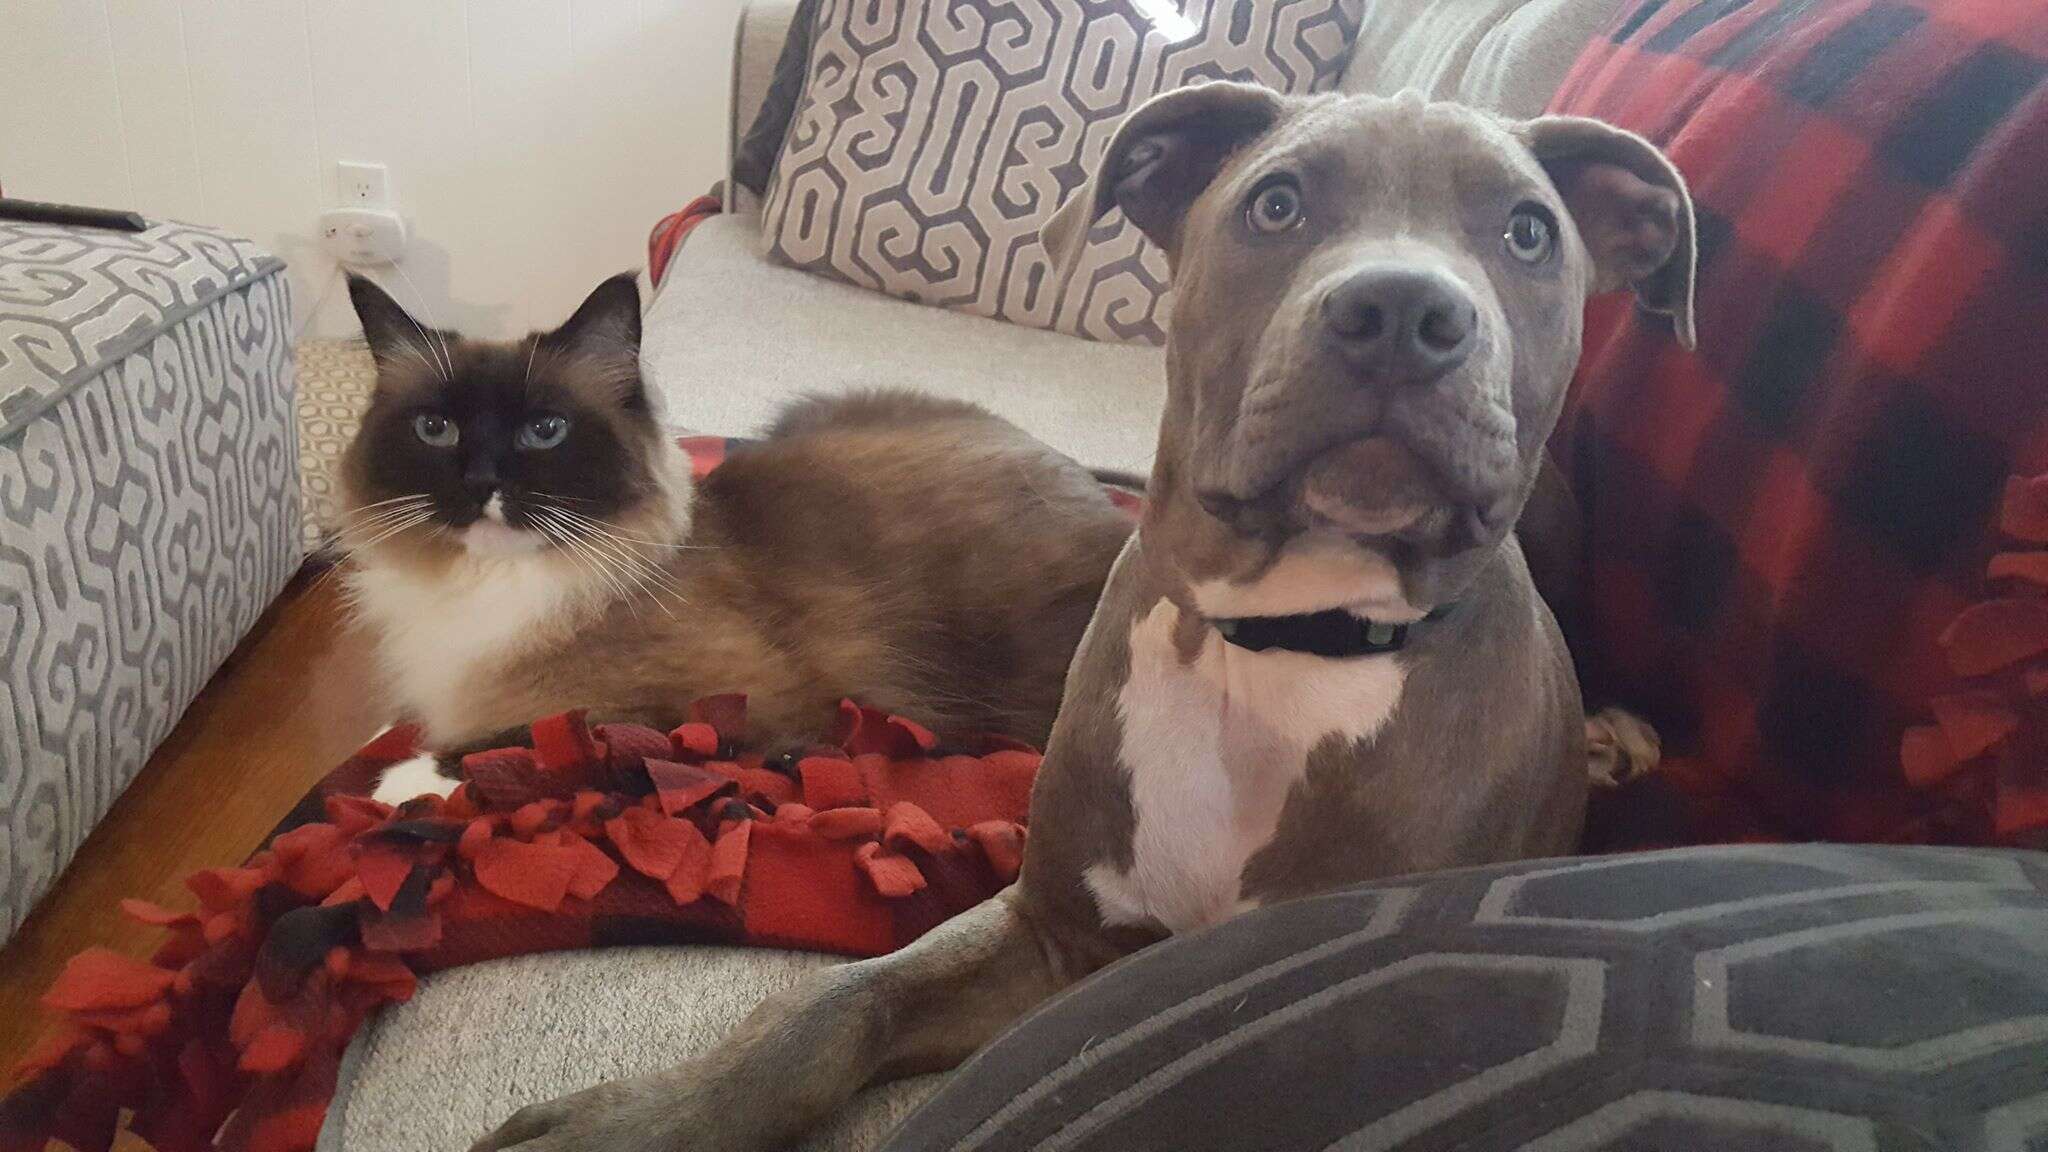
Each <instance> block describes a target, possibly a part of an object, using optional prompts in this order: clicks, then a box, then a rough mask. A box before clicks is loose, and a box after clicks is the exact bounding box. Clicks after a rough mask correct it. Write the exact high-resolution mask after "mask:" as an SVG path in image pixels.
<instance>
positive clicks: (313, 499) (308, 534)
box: [298, 340, 377, 556]
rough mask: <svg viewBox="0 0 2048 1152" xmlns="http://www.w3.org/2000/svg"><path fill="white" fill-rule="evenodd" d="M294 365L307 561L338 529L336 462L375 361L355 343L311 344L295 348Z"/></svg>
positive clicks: (357, 420)
mask: <svg viewBox="0 0 2048 1152" xmlns="http://www.w3.org/2000/svg"><path fill="white" fill-rule="evenodd" d="M298 361H299V364H298V369H299V370H298V383H299V493H300V499H301V502H302V503H303V504H304V506H305V507H304V513H303V527H302V528H301V538H302V540H303V542H304V544H305V547H306V554H307V555H309V556H310V555H313V554H315V553H317V552H319V551H320V550H321V549H322V548H325V547H326V546H327V545H328V544H329V543H330V542H331V541H332V540H333V539H334V537H335V535H336V534H337V533H338V532H340V530H341V524H342V516H341V492H340V490H339V485H340V481H341V457H342V454H343V453H345V452H347V451H348V446H349V443H350V442H351V441H353V440H354V439H355V438H356V431H357V430H358V429H359V428H361V427H362V423H363V413H364V412H365V411H367V410H368V409H369V407H370V393H371V392H373V391H375V390H376V387H377V358H376V357H374V356H372V355H370V347H369V345H367V344H365V343H363V342H362V341H361V340H312V341H308V342H306V343H304V344H301V345H299V351H298Z"/></svg>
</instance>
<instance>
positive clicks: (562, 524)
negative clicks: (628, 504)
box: [542, 509, 689, 618]
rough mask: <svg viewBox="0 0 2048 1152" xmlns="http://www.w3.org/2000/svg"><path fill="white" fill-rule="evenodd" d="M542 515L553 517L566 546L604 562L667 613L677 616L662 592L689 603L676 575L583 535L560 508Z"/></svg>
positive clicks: (560, 537)
mask: <svg viewBox="0 0 2048 1152" xmlns="http://www.w3.org/2000/svg"><path fill="white" fill-rule="evenodd" d="M542 515H543V516H546V517H548V518H549V519H551V520H552V521H553V523H554V525H555V527H556V530H557V532H559V533H560V534H559V535H555V536H553V537H552V538H554V539H557V540H560V541H561V542H562V543H563V544H564V545H565V546H567V547H572V548H575V549H577V550H578V551H580V552H582V553H584V554H585V555H588V556H590V557H591V558H592V559H593V560H596V561H597V562H598V563H600V564H602V565H603V566H604V567H605V568H606V569H607V570H608V571H611V572H614V573H616V574H617V575H619V576H620V577H621V578H623V579H624V580H626V581H629V582H630V583H632V585H633V586H634V587H636V588H638V589H639V590H640V591H641V592H642V593H644V594H645V595H646V596H647V598H648V599H649V600H652V601H653V602H654V603H655V605H656V606H657V607H659V608H660V609H661V610H662V611H664V612H667V613H668V614H669V616H670V617H671V618H673V617H674V616H675V613H674V612H673V611H670V609H669V606H668V604H667V603H666V602H665V598H664V597H663V595H662V594H663V593H664V592H666V593H667V594H668V595H669V596H672V597H674V598H675V599H676V600H677V601H678V602H680V603H683V604H687V603H689V601H688V600H687V599H686V598H685V597H684V596H683V589H682V587H681V585H679V584H677V583H676V581H675V578H674V577H672V576H670V575H669V574H668V573H666V572H663V571H661V570H660V569H659V568H657V567H655V566H653V565H651V564H649V563H647V561H646V559H645V558H644V557H638V556H633V555H630V554H627V553H624V552H621V551H620V550H618V549H617V547H616V546H615V545H608V544H606V543H605V542H603V541H600V540H596V539H594V538H591V537H589V536H586V535H583V534H582V533H580V532H579V531H578V530H577V529H576V528H575V526H574V524H573V523H572V522H571V521H569V520H567V519H566V518H564V517H562V516H561V515H560V510H559V509H543V510H542Z"/></svg>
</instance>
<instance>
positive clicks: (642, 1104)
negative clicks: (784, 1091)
mask: <svg viewBox="0 0 2048 1152" xmlns="http://www.w3.org/2000/svg"><path fill="white" fill-rule="evenodd" d="M689 1099H690V1096H689V1094H688V1092H687V1089H686V1088H685V1086H684V1085H683V1084H682V1083H680V1082H679V1081H678V1079H677V1073H676V1072H664V1073H659V1074H656V1075H654V1076H642V1077H638V1078H636V1079H632V1080H614V1081H612V1082H610V1083H607V1084H599V1085H598V1086H597V1087H595V1088H588V1089H585V1090H584V1091H582V1092H577V1093H574V1094H572V1095H568V1096H563V1097H561V1098H559V1099H555V1100H549V1101H545V1102H543V1103H540V1104H529V1105H527V1106H526V1107H524V1108H521V1109H520V1110H519V1111H517V1112H514V1113H513V1114H512V1117H511V1119H509V1120H506V1121H505V1122H504V1123H503V1124H501V1125H499V1126H498V1128H497V1130H496V1131H494V1132H492V1133H491V1134H490V1135H488V1136H485V1137H484V1138H483V1139H481V1140H479V1141H477V1142H476V1143H475V1144H473V1145H471V1146H470V1152H692V1150H695V1149H720V1150H725V1149H742V1148H749V1147H752V1146H753V1145H752V1142H751V1141H750V1140H749V1139H748V1137H747V1134H745V1133H740V1132H726V1131H721V1130H720V1125H719V1119H718V1118H717V1117H715V1116H713V1117H701V1118H700V1117H693V1116H691V1115H690V1112H691V1109H690V1106H689Z"/></svg>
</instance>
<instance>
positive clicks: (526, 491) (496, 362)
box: [342, 276, 686, 555]
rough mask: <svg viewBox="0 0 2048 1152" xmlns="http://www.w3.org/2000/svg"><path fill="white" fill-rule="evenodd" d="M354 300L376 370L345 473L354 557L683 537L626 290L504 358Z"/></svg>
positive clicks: (619, 285)
mask: <svg viewBox="0 0 2048 1152" xmlns="http://www.w3.org/2000/svg"><path fill="white" fill-rule="evenodd" d="M349 295H350V297H351V298H352V299H353V300H354V302H355V307H356V314H357V315H358V316H359V317H361V319H362V321H363V333H364V336H365V337H366V338H367V339H368V341H369V344H370V348H371V350H372V351H373V352H374V353H375V354H376V358H377V388H376V392H375V394H374V396H373V398H372V400H371V404H370V408H369V411H368V412H367V413H366V414H365V415H364V417H363V426H362V431H361V432H360V433H358V434H357V436H356V439H355V441H354V443H352V444H351V445H350V446H349V449H348V453H347V455H346V456H345V457H344V458H343V461H342V486H343V490H344V495H345V498H346V504H347V512H348V521H347V530H346V531H345V533H344V536H345V540H344V543H345V544H347V545H348V546H349V547H351V548H352V549H354V550H356V551H357V552H358V553H359V554H360V553H361V552H363V551H365V550H368V549H370V548H377V547H381V546H385V545H387V544H388V545H390V547H389V548H386V549H385V550H386V551H394V550H408V549H409V550H425V551H427V552H429V553H431V552H434V551H446V550H460V551H466V552H468V553H470V554H473V555H517V554H520V553H525V552H540V551H544V550H546V549H549V548H551V547H573V546H574V545H573V544H572V543H571V542H572V541H587V540H588V539H589V538H591V537H592V536H601V535H603V534H604V533H605V532H611V533H613V534H616V535H626V536H634V537H636V538H637V537H639V536H641V535H644V534H647V533H650V532H659V533H662V534H664V535H669V534H672V533H670V532H667V531H665V529H674V528H676V527H677V525H676V524H675V523H674V521H675V519H676V516H677V515H678V514H679V510H678V509H677V508H676V507H675V504H676V501H677V498H678V493H677V491H676V487H677V481H676V477H675V475H674V474H673V471H674V470H673V467H672V465H673V459H674V455H675V450H674V447H673V445H672V444H671V443H670V442H669V441H668V439H667V437H666V436H665V435H664V433H663V432H662V430H661V428H660V425H659V423H658V421H657V420H656V418H655V416H654V413H653V410H652V407H651V405H650V404H649V402H648V397H647V393H646V386H645V384H644V382H643V381H642V380H641V377H640V368H639V349H640V294H639V289H638V288H637V287H636V286H635V284H634V282H633V279H632V277H631V276H618V277H614V278H612V279H611V280H607V281H606V282H605V283H603V284H602V285H599V286H598V288H597V290H596V291H595V292H593V293H591V295H590V298H589V299H588V300H586V301H584V303H583V306H582V307H581V308H579V309H578V310H577V312H576V315H575V316H573V317H571V318H570V319H569V321H568V322H567V323H566V324H564V325H562V326H561V327H560V328H557V329H555V330H554V331H552V332H545V333H535V334H533V335H531V336H528V337H526V338H525V339H522V340H518V341H513V342H509V343H489V342H483V341H473V340H466V339H463V338H462V337H460V336H459V335H456V334H454V333H444V332H439V331H436V330H434V329H433V328H431V327H428V326H426V325H424V324H420V323H418V322H417V321H415V320H414V319H413V317H412V316H411V315H409V314H408V313H407V312H406V311H405V310H404V309H403V308H401V307H400V306H399V305H398V304H397V302H396V301H394V300H392V299H391V297H390V296H388V295H386V294H385V293H384V292H383V290H382V289H380V288H378V287H377V286H376V285H374V284H372V283H370V282H369V281H368V280H363V279H358V278H354V277H352V278H350V281H349ZM684 495H686V493H685V494H684Z"/></svg>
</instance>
